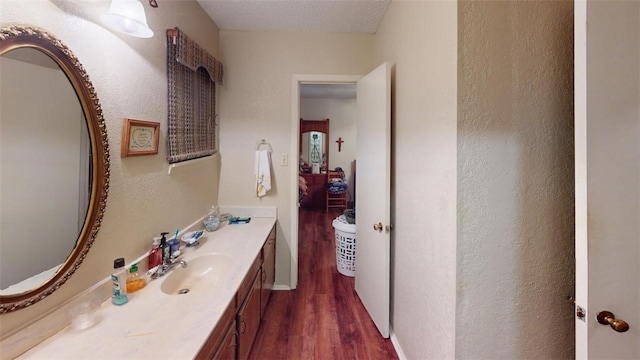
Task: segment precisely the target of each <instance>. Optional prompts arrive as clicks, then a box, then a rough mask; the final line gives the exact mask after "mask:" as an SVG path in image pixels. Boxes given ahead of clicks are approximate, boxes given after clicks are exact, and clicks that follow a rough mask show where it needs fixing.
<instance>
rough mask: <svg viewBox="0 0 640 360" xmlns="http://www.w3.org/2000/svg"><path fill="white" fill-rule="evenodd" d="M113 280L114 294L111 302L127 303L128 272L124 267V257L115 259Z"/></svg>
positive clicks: (117, 303) (116, 303)
mask: <svg viewBox="0 0 640 360" xmlns="http://www.w3.org/2000/svg"><path fill="white" fill-rule="evenodd" d="M111 281H112V282H113V294H112V295H111V302H112V303H114V304H115V305H124V304H126V303H127V284H126V281H127V274H126V272H125V269H124V258H117V259H115V260H113V274H111Z"/></svg>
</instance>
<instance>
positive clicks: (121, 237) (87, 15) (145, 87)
mask: <svg viewBox="0 0 640 360" xmlns="http://www.w3.org/2000/svg"><path fill="white" fill-rule="evenodd" d="M145 4H146V2H145ZM158 4H159V5H160V6H159V7H158V8H157V9H151V8H149V7H148V6H147V5H145V9H146V12H147V20H148V22H149V25H150V27H151V28H152V29H153V31H154V32H155V36H154V37H153V38H151V39H138V38H132V37H128V36H125V35H116V34H115V33H113V32H112V31H110V30H107V29H106V28H105V27H103V26H102V25H101V23H100V21H99V14H101V13H104V12H106V11H107V8H108V5H109V2H108V1H100V2H89V1H68V2H67V1H64V2H63V1H47V0H31V1H11V0H2V1H1V2H0V22H1V23H2V25H3V26H4V25H8V24H25V25H35V26H38V27H41V28H43V29H45V30H47V31H49V32H51V33H53V34H54V35H56V36H57V37H58V38H59V39H60V40H62V41H63V42H64V43H65V44H66V45H67V46H68V47H69V48H70V49H71V50H72V51H73V52H74V54H75V55H76V56H77V57H78V59H79V60H80V62H82V64H83V65H84V67H85V69H86V71H87V73H88V75H89V77H90V79H91V81H92V82H93V85H94V86H95V88H96V92H97V94H98V97H99V98H100V102H101V104H102V109H103V111H104V116H105V120H106V125H107V131H108V138H109V147H110V150H111V183H110V189H109V197H108V202H107V208H106V213H105V216H104V220H103V223H102V227H101V229H100V233H99V234H98V237H97V239H96V242H95V244H94V246H93V248H92V249H91V251H90V252H89V255H88V256H87V258H86V259H85V261H84V263H83V264H82V266H81V267H80V269H79V270H78V271H77V272H76V274H75V275H74V276H73V277H72V278H71V280H70V281H69V282H68V283H67V284H65V285H63V286H62V287H61V288H60V289H59V290H58V291H57V292H55V293H54V294H53V295H51V296H49V297H48V298H46V299H45V300H43V301H41V302H39V303H37V304H35V305H33V306H31V307H29V308H27V309H24V310H20V311H18V312H15V313H10V314H5V315H2V316H1V317H0V322H1V329H0V331H1V334H2V337H4V336H6V335H7V334H8V333H10V332H12V331H14V330H16V329H18V328H20V327H24V326H25V325H27V324H28V323H29V322H30V321H33V320H35V319H36V318H38V317H39V316H42V315H43V314H44V313H45V312H47V311H48V310H50V309H52V308H53V307H55V306H56V305H58V304H60V303H62V302H64V301H65V300H67V299H68V298H70V297H72V296H74V295H76V294H77V293H79V292H81V291H82V290H84V289H86V288H88V287H90V286H92V285H93V284H95V283H97V282H98V281H101V280H102V279H105V278H106V277H107V276H108V275H109V274H110V272H111V270H112V268H113V259H114V258H117V257H120V256H124V257H125V258H126V259H127V261H132V260H134V259H135V258H137V257H139V256H141V255H142V254H143V253H145V252H146V251H147V250H148V249H149V247H150V244H151V241H150V239H151V237H152V236H154V235H156V234H158V233H160V232H161V231H172V230H173V229H175V228H176V227H178V228H181V227H184V226H187V225H189V224H191V223H192V222H193V221H194V220H195V219H196V218H198V217H200V216H202V215H203V214H204V211H205V209H206V207H207V205H210V204H212V203H215V202H216V201H217V198H216V197H217V191H218V180H219V179H218V176H219V170H218V169H216V167H218V164H217V163H216V161H208V162H203V163H200V164H199V165H192V166H190V167H183V168H179V169H176V170H174V173H173V174H172V175H171V176H167V163H166V160H165V159H164V158H165V153H166V150H165V134H166V118H167V95H166V94H167V82H166V46H165V35H164V30H165V29H167V28H173V27H175V26H178V27H180V28H181V29H182V30H183V31H184V32H185V33H187V34H188V35H189V36H191V37H192V38H193V39H194V40H195V41H197V42H198V43H199V44H200V45H202V46H203V47H205V48H206V49H207V50H209V51H210V52H211V53H212V54H213V55H214V56H216V57H218V58H219V56H220V54H219V51H218V29H217V27H216V25H215V24H214V23H213V22H212V21H211V20H210V19H209V17H208V16H207V15H206V14H205V13H204V11H203V10H202V9H201V8H200V6H199V5H198V4H197V3H196V2H195V1H187V0H185V1H163V2H160V1H159V2H158ZM125 117H129V118H134V119H141V120H152V121H158V122H160V123H161V127H160V131H161V136H160V149H159V154H158V155H153V156H142V157H133V158H126V159H121V158H120V140H121V133H122V120H123V118H125ZM36 146H37V145H36ZM43 151H46V149H43ZM34 211H35V212H37V209H34ZM41 230H43V231H46V229H41ZM40 239H41V240H43V241H45V240H46V236H43V237H41V238H40ZM108 296H109V294H105V298H107V297H108Z"/></svg>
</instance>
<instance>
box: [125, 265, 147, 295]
mask: <svg viewBox="0 0 640 360" xmlns="http://www.w3.org/2000/svg"><path fill="white" fill-rule="evenodd" d="M145 285H146V282H145V280H144V278H143V277H140V274H138V264H133V265H131V268H130V269H129V277H128V278H127V294H131V293H133V292H136V291H138V290H140V289H142V288H143V287H144V286H145Z"/></svg>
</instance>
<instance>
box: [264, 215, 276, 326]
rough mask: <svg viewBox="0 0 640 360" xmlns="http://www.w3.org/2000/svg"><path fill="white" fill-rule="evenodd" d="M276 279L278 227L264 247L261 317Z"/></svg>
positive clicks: (270, 234) (274, 229) (273, 230)
mask: <svg viewBox="0 0 640 360" xmlns="http://www.w3.org/2000/svg"><path fill="white" fill-rule="evenodd" d="M275 281H276V228H275V227H274V228H273V229H272V230H271V233H269V237H268V238H267V241H266V242H265V243H264V246H263V247H262V292H261V294H260V317H263V316H264V311H265V309H266V307H267V302H269V297H270V296H271V290H272V289H273V284H274V283H275Z"/></svg>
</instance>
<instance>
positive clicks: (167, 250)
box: [160, 232, 171, 264]
mask: <svg viewBox="0 0 640 360" xmlns="http://www.w3.org/2000/svg"><path fill="white" fill-rule="evenodd" d="M167 234H169V233H168V232H163V233H160V235H162V238H161V239H160V252H161V253H162V263H163V264H164V263H166V262H168V261H169V259H170V258H171V247H170V246H169V244H168V243H167V238H166V237H165V236H166V235H167Z"/></svg>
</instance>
